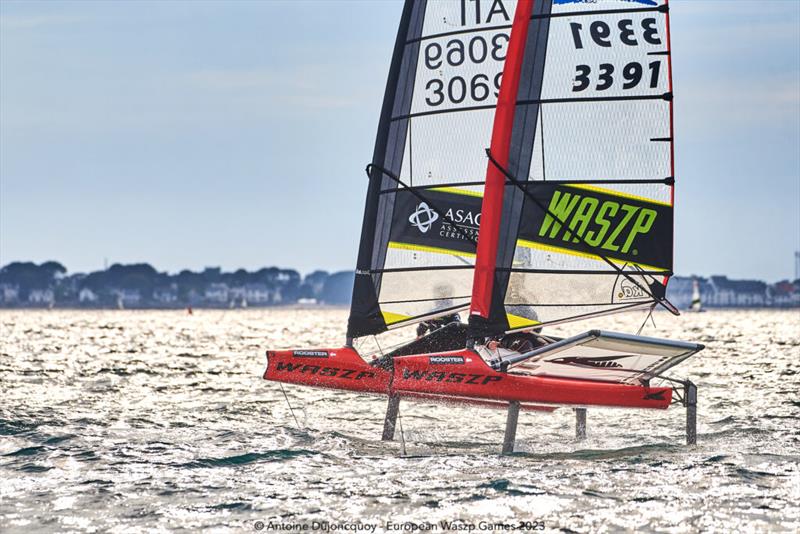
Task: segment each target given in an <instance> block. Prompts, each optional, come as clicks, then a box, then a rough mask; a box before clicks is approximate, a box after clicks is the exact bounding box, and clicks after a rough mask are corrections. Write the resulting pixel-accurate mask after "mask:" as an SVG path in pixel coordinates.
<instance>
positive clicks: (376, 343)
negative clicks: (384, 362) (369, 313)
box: [372, 335, 384, 356]
mask: <svg viewBox="0 0 800 534" xmlns="http://www.w3.org/2000/svg"><path fill="white" fill-rule="evenodd" d="M372 339H373V341H375V345H377V346H378V352H380V353H381V356H383V355H384V354H383V349H382V348H381V344H380V343H378V336H376V335H373V336H372Z"/></svg>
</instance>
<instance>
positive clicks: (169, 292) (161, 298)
mask: <svg viewBox="0 0 800 534" xmlns="http://www.w3.org/2000/svg"><path fill="white" fill-rule="evenodd" d="M153 300H155V301H156V302H158V303H159V304H163V305H169V304H175V303H176V302H178V287H177V285H176V284H171V285H170V286H168V287H157V288H156V289H154V290H153Z"/></svg>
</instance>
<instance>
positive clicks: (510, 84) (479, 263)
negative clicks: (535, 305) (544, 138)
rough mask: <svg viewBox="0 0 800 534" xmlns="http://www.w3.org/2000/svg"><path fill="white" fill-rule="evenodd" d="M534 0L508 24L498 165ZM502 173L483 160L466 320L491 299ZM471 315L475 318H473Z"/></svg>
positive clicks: (482, 312)
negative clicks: (483, 181) (483, 183)
mask: <svg viewBox="0 0 800 534" xmlns="http://www.w3.org/2000/svg"><path fill="white" fill-rule="evenodd" d="M533 2H534V0H520V2H519V3H518V4H517V10H516V12H515V14H514V22H513V24H512V27H511V40H510V42H509V45H508V55H507V57H506V62H505V65H504V67H503V83H502V85H501V86H500V94H499V96H498V101H497V108H496V110H495V115H494V125H493V129H492V142H491V146H490V149H489V150H490V151H491V153H492V155H493V156H494V157H495V158H498V161H499V162H500V163H501V164H502V165H507V163H508V154H509V150H510V142H511V128H512V126H513V122H514V113H515V111H516V101H517V92H518V89H519V82H520V73H521V71H522V61H523V56H524V54H523V52H524V50H525V43H526V40H527V35H528V27H529V25H530V20H531V12H532V9H533ZM505 181H506V179H505V176H504V175H503V173H502V172H501V171H500V169H498V168H497V166H495V165H492V164H491V163H490V162H489V163H487V171H486V186H485V188H484V197H483V204H482V207H481V217H482V220H481V232H480V235H479V237H478V252H477V258H476V260H475V275H474V278H473V288H472V302H471V306H470V322H471V323H476V322H479V321H480V319H479V318H483V319H487V318H488V317H489V310H490V306H491V300H492V290H493V282H494V271H495V266H496V263H497V242H498V234H499V230H500V224H501V219H502V211H503V210H502V207H503V195H504V193H505ZM473 318H475V319H473Z"/></svg>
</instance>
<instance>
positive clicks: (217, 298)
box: [205, 284, 230, 304]
mask: <svg viewBox="0 0 800 534" xmlns="http://www.w3.org/2000/svg"><path fill="white" fill-rule="evenodd" d="M229 293H230V290H229V289H228V284H209V285H208V287H207V288H206V291H205V300H206V302H209V303H212V304H226V303H227V302H228V298H229Z"/></svg>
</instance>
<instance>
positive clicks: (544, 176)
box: [539, 44, 547, 182]
mask: <svg viewBox="0 0 800 534" xmlns="http://www.w3.org/2000/svg"><path fill="white" fill-rule="evenodd" d="M546 47H547V45H546V44H545V54H546V53H547V48H546ZM539 119H540V121H539V122H540V123H541V125H542V181H543V182H546V181H547V170H546V167H545V163H546V162H547V159H546V158H545V156H544V106H539Z"/></svg>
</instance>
